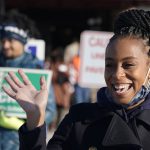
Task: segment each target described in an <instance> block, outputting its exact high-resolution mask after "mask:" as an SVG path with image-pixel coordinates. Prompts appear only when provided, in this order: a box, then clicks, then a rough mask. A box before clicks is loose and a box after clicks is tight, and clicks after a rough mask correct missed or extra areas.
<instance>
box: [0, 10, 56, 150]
mask: <svg viewBox="0 0 150 150" xmlns="http://www.w3.org/2000/svg"><path fill="white" fill-rule="evenodd" d="M39 37H40V35H39V31H38V29H37V28H36V26H35V23H34V22H33V21H32V20H31V19H29V18H28V17H27V16H26V15H24V14H22V13H19V12H18V11H17V10H11V11H9V12H7V13H6V15H5V16H3V18H2V20H1V24H0V38H1V46H2V49H1V51H0V67H14V68H32V69H43V64H42V63H41V61H40V60H39V59H38V58H36V56H32V55H31V54H29V53H27V52H25V44H26V43H27V40H28V38H39ZM49 93H51V90H50V92H49ZM5 113H6V112H5V111H2V110H0V150H19V138H18V132H17V130H18V129H19V127H20V126H21V125H22V124H23V123H24V119H22V118H15V119H14V117H15V116H14V117H9V116H6V115H5ZM55 113H56V108H55V100H54V99H53V98H51V95H50V94H49V100H48V105H47V107H46V115H45V118H46V119H45V121H46V124H49V123H51V122H52V120H53V118H54V115H55Z"/></svg>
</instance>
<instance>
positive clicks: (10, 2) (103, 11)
mask: <svg viewBox="0 0 150 150" xmlns="http://www.w3.org/2000/svg"><path fill="white" fill-rule="evenodd" d="M130 7H139V8H144V9H149V8H150V0H38V1H37V0H0V13H1V14H3V13H5V11H7V10H9V9H12V8H15V9H18V10H19V11H20V12H22V13H25V14H27V15H28V16H29V17H30V18H32V19H33V20H34V21H35V22H36V24H37V26H38V28H39V30H40V33H41V36H42V37H41V38H42V39H44V40H45V41H46V47H47V48H46V54H48V53H49V51H50V50H52V49H55V48H56V47H60V46H61V47H65V46H66V45H67V44H68V43H70V42H71V40H72V38H74V37H79V35H80V33H81V31H83V30H86V29H90V30H102V31H111V30H112V21H113V19H114V16H115V15H116V13H117V12H119V11H120V10H123V9H127V8H130Z"/></svg>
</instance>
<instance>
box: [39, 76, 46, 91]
mask: <svg viewBox="0 0 150 150" xmlns="http://www.w3.org/2000/svg"><path fill="white" fill-rule="evenodd" d="M40 85H41V90H45V89H47V85H46V81H45V77H44V76H42V77H41V78H40Z"/></svg>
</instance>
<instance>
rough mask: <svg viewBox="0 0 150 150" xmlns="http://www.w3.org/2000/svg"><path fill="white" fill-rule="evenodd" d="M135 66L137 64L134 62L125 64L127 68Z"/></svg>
mask: <svg viewBox="0 0 150 150" xmlns="http://www.w3.org/2000/svg"><path fill="white" fill-rule="evenodd" d="M133 66H135V65H134V64H125V65H124V67H125V68H127V69H128V68H131V67H133Z"/></svg>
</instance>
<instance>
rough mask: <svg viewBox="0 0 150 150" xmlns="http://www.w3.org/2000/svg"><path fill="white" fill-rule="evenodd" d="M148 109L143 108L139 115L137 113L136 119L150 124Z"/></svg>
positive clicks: (149, 111)
mask: <svg viewBox="0 0 150 150" xmlns="http://www.w3.org/2000/svg"><path fill="white" fill-rule="evenodd" d="M149 116H150V109H145V110H143V111H142V112H141V113H140V114H139V115H137V117H136V118H137V119H138V120H141V121H142V122H144V123H146V124H147V125H148V126H150V117H149Z"/></svg>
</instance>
